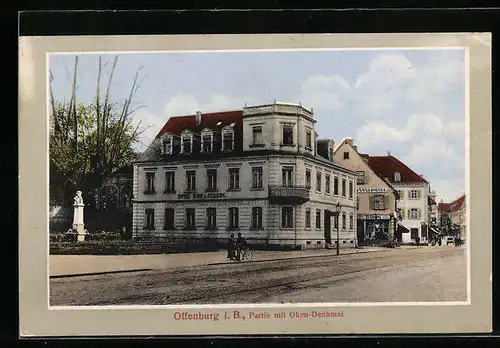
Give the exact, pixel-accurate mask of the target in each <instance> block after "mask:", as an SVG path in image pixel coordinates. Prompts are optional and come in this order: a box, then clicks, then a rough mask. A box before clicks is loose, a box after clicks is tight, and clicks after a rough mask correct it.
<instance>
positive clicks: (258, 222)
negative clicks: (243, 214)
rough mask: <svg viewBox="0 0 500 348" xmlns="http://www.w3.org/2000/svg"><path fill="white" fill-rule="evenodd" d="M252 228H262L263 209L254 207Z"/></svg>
mask: <svg viewBox="0 0 500 348" xmlns="http://www.w3.org/2000/svg"><path fill="white" fill-rule="evenodd" d="M252 228H254V229H258V228H262V207H252Z"/></svg>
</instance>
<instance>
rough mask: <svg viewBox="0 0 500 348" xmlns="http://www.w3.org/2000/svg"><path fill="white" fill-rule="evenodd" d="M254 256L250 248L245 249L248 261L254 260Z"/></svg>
mask: <svg viewBox="0 0 500 348" xmlns="http://www.w3.org/2000/svg"><path fill="white" fill-rule="evenodd" d="M252 257H253V255H252V250H250V249H247V250H245V258H246V259H247V260H248V261H252Z"/></svg>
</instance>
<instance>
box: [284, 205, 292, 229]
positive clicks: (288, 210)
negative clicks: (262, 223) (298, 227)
mask: <svg viewBox="0 0 500 348" xmlns="http://www.w3.org/2000/svg"><path fill="white" fill-rule="evenodd" d="M281 228H293V208H292V207H283V208H281Z"/></svg>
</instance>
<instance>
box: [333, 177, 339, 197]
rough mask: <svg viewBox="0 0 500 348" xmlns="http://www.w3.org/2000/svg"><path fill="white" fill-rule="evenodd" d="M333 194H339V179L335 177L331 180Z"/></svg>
mask: <svg viewBox="0 0 500 348" xmlns="http://www.w3.org/2000/svg"><path fill="white" fill-rule="evenodd" d="M333 194H334V195H338V194H339V178H337V177H334V178H333Z"/></svg>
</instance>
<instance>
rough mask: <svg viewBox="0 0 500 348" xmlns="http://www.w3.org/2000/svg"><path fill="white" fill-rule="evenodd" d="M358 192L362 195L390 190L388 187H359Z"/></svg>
mask: <svg viewBox="0 0 500 348" xmlns="http://www.w3.org/2000/svg"><path fill="white" fill-rule="evenodd" d="M357 191H358V192H361V193H383V192H389V189H388V188H387V187H358V188H357Z"/></svg>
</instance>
